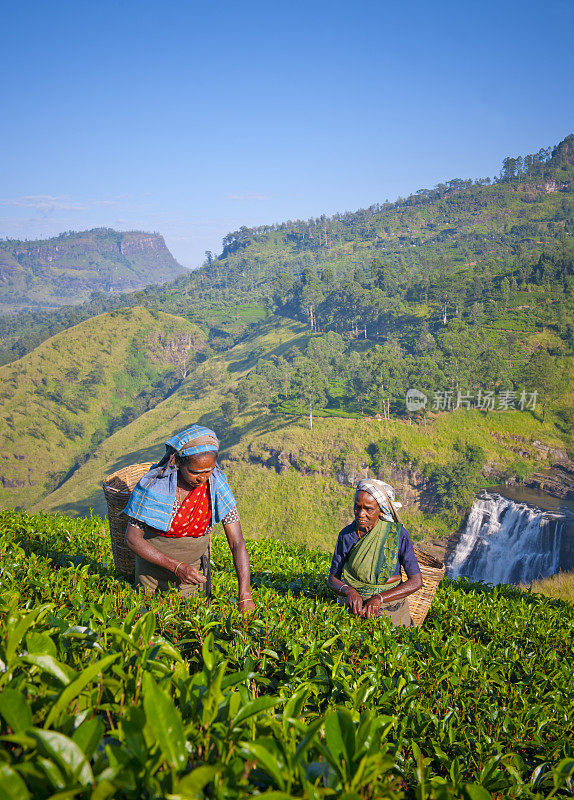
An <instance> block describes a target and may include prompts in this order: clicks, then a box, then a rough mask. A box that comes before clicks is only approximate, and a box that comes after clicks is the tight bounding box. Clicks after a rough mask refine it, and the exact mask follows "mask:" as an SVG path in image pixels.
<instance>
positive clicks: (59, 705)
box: [44, 653, 120, 728]
mask: <svg viewBox="0 0 574 800" xmlns="http://www.w3.org/2000/svg"><path fill="white" fill-rule="evenodd" d="M119 657H120V653H113V654H112V655H109V656H105V657H104V658H102V659H100V661H95V662H94V663H93V664H90V666H89V667H86V669H85V670H83V671H82V672H81V673H80V674H79V675H78V677H77V678H76V679H75V680H73V681H72V682H71V683H69V684H68V686H66V688H65V689H63V691H62V692H61V693H60V696H59V697H58V699H57V700H56V702H55V703H54V705H53V706H52V708H51V709H50V713H49V714H48V717H47V718H46V722H45V723H44V727H45V728H49V727H50V725H51V724H52V723H53V722H54V720H57V719H58V718H59V717H60V715H61V713H62V712H63V711H64V709H66V708H67V706H68V704H69V703H71V701H72V700H74V699H75V698H76V697H77V696H78V695H79V694H80V692H81V691H82V689H83V688H84V687H85V686H87V684H88V683H90V681H92V680H93V679H94V678H95V677H96V675H100V674H101V673H103V672H105V670H106V669H107V668H108V667H109V666H110V664H113V663H114V661H117V659H118V658H119Z"/></svg>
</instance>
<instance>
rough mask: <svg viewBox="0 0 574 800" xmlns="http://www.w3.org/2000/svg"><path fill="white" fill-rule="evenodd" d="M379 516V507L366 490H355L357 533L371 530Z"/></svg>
mask: <svg viewBox="0 0 574 800" xmlns="http://www.w3.org/2000/svg"><path fill="white" fill-rule="evenodd" d="M380 516H381V509H380V508H379V504H378V503H377V501H376V500H375V498H374V497H373V496H372V495H370V494H369V493H368V492H357V496H356V498H355V524H356V526H357V530H358V531H359V533H368V532H369V531H370V530H372V529H373V528H374V527H375V525H376V524H377V522H378V521H379V518H380Z"/></svg>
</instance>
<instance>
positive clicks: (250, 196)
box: [225, 192, 271, 203]
mask: <svg viewBox="0 0 574 800" xmlns="http://www.w3.org/2000/svg"><path fill="white" fill-rule="evenodd" d="M225 199H226V200H233V201H234V202H235V203H245V202H249V201H250V200H271V198H270V197H269V195H268V194H258V193H257V192H244V193H243V194H226V195H225Z"/></svg>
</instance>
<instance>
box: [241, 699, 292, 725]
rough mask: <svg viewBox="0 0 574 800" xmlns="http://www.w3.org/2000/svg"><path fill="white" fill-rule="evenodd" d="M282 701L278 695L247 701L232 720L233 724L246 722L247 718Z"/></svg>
mask: <svg viewBox="0 0 574 800" xmlns="http://www.w3.org/2000/svg"><path fill="white" fill-rule="evenodd" d="M280 702H281V701H280V700H279V698H276V697H257V698H256V699H255V700H251V702H249V703H246V704H245V705H244V706H243V707H242V708H241V709H240V710H239V713H238V714H237V715H236V717H235V718H234V719H233V720H232V722H231V726H232V727H235V726H237V725H240V724H241V723H242V722H245V720H246V719H249V718H250V717H254V716H256V715H257V714H261V713H262V712H263V711H267V709H269V708H275V706H277V705H279V703H280Z"/></svg>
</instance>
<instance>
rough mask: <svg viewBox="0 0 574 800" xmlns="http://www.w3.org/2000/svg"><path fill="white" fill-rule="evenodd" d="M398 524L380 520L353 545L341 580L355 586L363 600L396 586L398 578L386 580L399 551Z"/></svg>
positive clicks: (395, 563) (399, 580)
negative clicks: (392, 580)
mask: <svg viewBox="0 0 574 800" xmlns="http://www.w3.org/2000/svg"><path fill="white" fill-rule="evenodd" d="M400 536H401V523H400V522H389V521H388V520H385V519H381V520H379V521H378V522H377V524H376V525H375V527H374V528H373V529H372V530H371V531H369V533H366V534H365V535H364V536H362V537H361V538H360V539H359V541H358V542H357V543H356V544H355V545H353V547H352V549H351V552H350V553H349V555H348V557H347V560H346V561H345V565H344V567H343V571H342V573H341V580H342V581H343V583H346V584H347V585H348V586H351V587H352V588H353V589H355V590H356V591H357V592H358V593H359V594H360V596H361V597H362V598H363V600H369V599H370V598H371V597H374V596H375V595H376V594H379V593H380V592H384V591H386V590H388V589H392V588H393V587H394V586H397V585H398V584H399V583H400V582H401V579H400V577H397V579H396V581H394V582H391V583H387V580H388V579H389V578H391V577H392V576H393V575H394V572H395V568H396V566H397V558H398V554H399V542H400Z"/></svg>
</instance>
